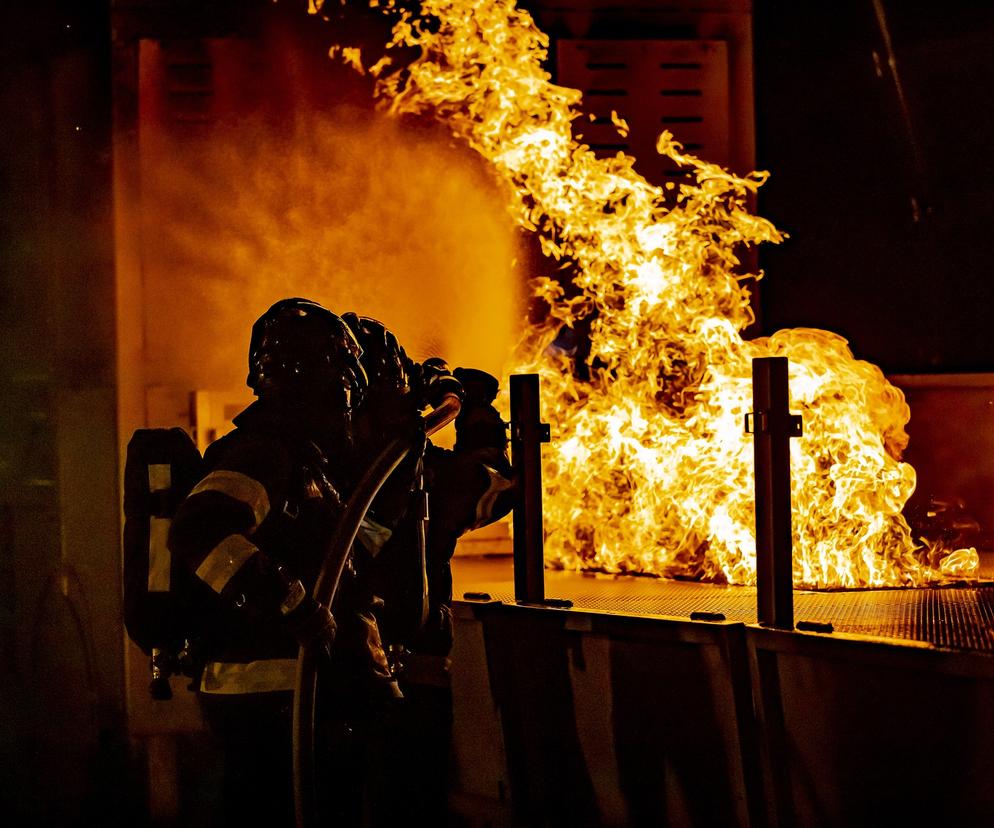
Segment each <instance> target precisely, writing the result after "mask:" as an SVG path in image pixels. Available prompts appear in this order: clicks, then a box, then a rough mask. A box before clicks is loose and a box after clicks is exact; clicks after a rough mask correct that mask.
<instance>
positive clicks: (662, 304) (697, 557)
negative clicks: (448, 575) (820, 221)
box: [344, 0, 978, 587]
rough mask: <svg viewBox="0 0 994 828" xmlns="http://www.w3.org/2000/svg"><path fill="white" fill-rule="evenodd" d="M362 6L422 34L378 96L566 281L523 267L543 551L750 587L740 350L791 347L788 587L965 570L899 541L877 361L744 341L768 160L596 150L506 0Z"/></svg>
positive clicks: (844, 351) (898, 428)
mask: <svg viewBox="0 0 994 828" xmlns="http://www.w3.org/2000/svg"><path fill="white" fill-rule="evenodd" d="M372 5H373V6H380V7H382V8H384V9H385V10H388V11H390V12H391V13H392V14H395V15H396V16H397V22H396V25H395V27H394V36H393V40H392V42H391V43H390V44H389V46H388V49H394V48H400V47H415V48H416V49H417V50H419V54H418V56H417V57H416V58H415V59H414V60H413V62H410V63H407V64H406V65H403V66H402V68H400V69H391V68H390V64H389V63H387V62H384V61H382V60H381V61H380V62H379V63H378V64H377V66H376V68H377V71H378V73H379V80H378V87H377V88H378V93H379V94H380V95H381V96H382V98H383V100H384V101H385V103H386V105H387V106H388V107H389V109H390V111H391V112H393V113H398V114H399V113H429V114H432V115H433V116H435V117H437V118H439V119H441V120H442V121H443V122H445V123H446V124H448V125H450V126H451V128H452V131H453V132H454V134H456V135H457V136H459V137H460V138H461V139H463V140H464V141H466V142H467V143H468V144H469V145H470V146H471V147H472V148H473V149H475V150H476V151H477V152H479V153H480V154H481V155H482V156H484V157H485V158H486V159H488V160H489V161H490V162H491V163H492V164H493V166H494V168H495V170H496V171H497V172H498V173H499V175H500V176H501V177H502V178H503V179H504V180H506V181H507V182H508V184H509V185H510V186H509V191H510V192H511V193H512V194H513V196H514V197H513V198H512V199H511V202H512V210H513V212H514V215H515V217H516V219H517V221H518V222H519V223H520V224H521V225H522V226H524V227H526V228H529V229H532V230H535V231H536V232H537V233H539V234H540V239H541V243H542V248H543V250H544V252H545V253H546V254H547V255H549V256H551V257H554V258H556V259H564V260H567V261H569V262H571V263H572V265H573V269H572V285H573V289H571V291H570V293H569V295H567V294H566V293H565V292H564V290H563V288H562V287H561V286H560V285H559V284H558V283H557V282H555V281H552V280H550V279H547V278H542V279H538V280H535V282H534V295H535V296H536V297H538V298H541V299H544V300H545V302H546V303H547V304H548V306H549V312H548V316H547V319H546V320H545V323H544V324H543V325H542V326H541V328H540V329H537V330H531V331H529V332H528V334H527V338H526V341H525V342H524V343H523V344H522V349H521V351H520V354H521V355H523V356H521V357H520V362H519V364H518V365H517V366H516V370H531V371H537V372H539V373H540V374H541V376H542V387H543V414H544V416H545V417H546V418H547V419H548V420H549V421H550V422H551V424H552V428H553V435H554V440H553V443H552V444H551V446H550V447H549V448H548V449H547V452H546V462H545V480H546V493H545V526H546V530H547V542H546V548H547V550H548V552H549V554H550V555H551V556H552V561H553V562H554V563H555V564H557V565H560V566H565V567H584V568H598V569H604V570H607V571H611V572H648V573H656V574H660V575H667V576H693V577H701V578H707V579H713V580H719V581H728V582H731V583H749V582H751V581H752V580H753V579H754V577H755V540H754V528H753V527H754V513H753V474H752V443H751V438H749V437H748V436H746V435H745V434H744V433H743V418H744V415H745V413H746V412H747V411H749V410H750V409H751V359H752V358H753V357H757V356H786V357H788V358H789V359H790V366H791V367H790V382H791V397H792V410H793V411H795V412H797V413H800V414H801V415H802V416H803V418H804V436H803V437H802V438H800V439H797V440H794V441H792V446H791V451H792V477H793V502H794V536H795V537H794V549H795V553H794V580H795V583H796V584H798V585H808V586H819V587H828V586H843V587H850V586H884V585H907V584H920V583H924V582H927V581H929V580H934V579H940V578H948V577H956V576H963V575H972V574H974V573H975V572H976V570H977V566H978V558H977V554H976V552H975V551H974V550H972V549H971V550H958V551H957V552H955V553H952V554H949V552H950V550H939V549H934V548H918V547H916V545H915V542H914V539H913V537H912V533H911V530H910V529H909V527H908V524H907V522H906V521H905V519H904V518H903V517H902V515H901V509H902V507H903V505H904V503H905V502H906V501H907V499H908V497H909V496H910V495H911V493H912V491H913V490H914V486H915V473H914V470H913V469H912V468H911V467H910V466H909V465H908V464H906V463H902V462H900V454H901V451H902V450H903V448H904V447H905V445H906V443H907V435H906V433H905V430H904V426H905V425H906V424H907V422H908V419H909V409H908V406H907V405H906V404H905V401H904V396H903V394H902V393H901V392H900V391H899V390H898V389H896V388H894V387H893V386H892V385H890V384H889V383H888V382H887V380H886V379H885V378H884V376H883V374H882V373H881V371H880V370H879V369H878V368H876V367H874V366H873V365H870V364H869V363H866V362H862V361H859V360H856V359H854V358H853V356H852V354H851V352H850V351H849V349H848V347H847V345H846V342H845V340H843V339H842V338H841V337H839V336H836V335H835V334H832V333H828V332H826V331H818V330H810V329H798V330H787V331H780V332H778V333H776V334H774V335H773V336H771V337H768V338H764V339H761V340H754V341H751V342H746V341H744V340H743V338H742V335H741V331H742V330H744V329H745V327H746V326H747V325H748V324H749V323H750V321H751V320H752V314H751V311H750V308H749V295H748V291H747V290H746V289H745V288H744V287H743V284H742V282H743V280H744V278H745V277H743V276H742V275H741V274H738V273H736V268H737V267H738V265H739V260H738V258H737V257H736V254H735V251H736V249H737V246H738V245H741V244H756V243H759V242H762V241H772V242H777V241H779V240H780V238H781V236H780V234H779V233H778V231H777V230H776V228H774V227H773V226H772V225H771V224H770V223H769V222H768V221H766V220H764V219H762V218H759V217H756V216H753V215H750V213H749V212H748V211H747V209H746V206H745V203H746V199H747V197H748V196H749V195H750V194H751V193H754V192H755V191H756V189H757V187H759V186H760V185H761V184H762V183H763V181H764V180H765V179H766V173H753V174H751V175H749V176H746V177H738V176H736V175H733V174H731V173H729V172H727V171H725V170H723V169H721V168H719V167H717V166H715V165H712V164H709V163H707V162H704V161H702V160H699V159H697V158H694V157H692V156H689V155H686V154H684V153H683V152H682V148H681V146H680V145H679V144H678V143H676V142H675V141H674V140H673V138H672V136H670V135H669V134H668V133H664V134H663V135H662V136H661V137H660V139H659V144H658V150H659V152H661V153H663V154H665V155H668V156H669V157H670V158H672V159H673V160H674V161H676V162H677V163H678V164H680V165H681V166H684V167H686V168H687V169H688V170H689V171H690V172H691V173H692V177H693V179H694V183H685V184H681V185H679V186H678V187H676V188H675V189H672V190H670V191H664V190H663V189H661V188H659V187H655V186H653V185H651V184H649V183H648V182H646V181H645V179H644V178H642V177H641V176H640V175H639V174H638V173H636V172H635V171H634V170H633V169H632V164H633V159H632V158H630V157H626V156H624V155H621V154H619V155H618V156H617V157H615V158H610V159H601V160H598V159H597V158H595V157H594V155H593V153H592V152H591V151H590V150H589V149H588V148H587V147H586V146H584V145H582V144H581V143H579V142H578V141H577V140H575V139H574V138H573V135H572V130H571V124H572V121H573V120H574V119H575V118H577V117H578V116H579V114H580V111H579V108H578V107H579V104H580V93H579V92H578V91H576V90H573V89H566V88H563V87H559V86H556V85H554V84H552V83H551V82H550V78H549V75H548V73H547V72H545V71H544V70H543V69H542V63H543V61H544V60H545V58H546V49H547V46H548V38H547V36H546V35H545V34H543V33H542V32H541V31H539V30H538V29H537V28H536V26H535V24H534V22H533V21H532V19H531V17H530V16H529V14H528V13H527V12H525V11H523V10H521V9H518V8H516V6H515V3H514V2H513V0H486V2H479V1H478V0H423V2H421V3H420V4H419V12H418V13H417V14H414V13H412V12H410V11H405V10H397V9H396V8H395V7H394V5H393V3H392V2H377V0H373V1H372ZM344 58H345V59H346V60H348V61H350V62H353V63H355V62H357V61H358V53H356V52H346V53H344ZM401 63H402V62H401V61H399V60H398V61H397V65H398V66H400V65H401ZM613 120H614V121H615V125H616V126H617V128H618V129H619V130H620V131H622V132H624V131H625V130H626V129H627V127H626V125H625V124H624V122H623V121H621V119H620V118H617V117H616V116H615V117H614V118H613ZM668 186H669V187H671V188H672V187H673V186H674V185H668ZM749 278H758V275H756V276H750V277H749ZM581 320H586V324H588V325H589V328H590V344H591V347H590V354H589V356H588V357H587V358H586V368H587V369H588V371H587V372H585V373H589V377H584V378H583V379H579V378H577V376H576V371H575V364H574V360H573V358H572V356H571V354H569V353H568V352H566V351H565V350H564V349H563V348H561V347H559V344H558V343H560V341H561V340H560V339H557V335H558V334H559V333H560V332H561V330H562V329H563V328H564V326H565V327H566V328H571V327H573V326H574V325H576V323H578V322H580V321H581Z"/></svg>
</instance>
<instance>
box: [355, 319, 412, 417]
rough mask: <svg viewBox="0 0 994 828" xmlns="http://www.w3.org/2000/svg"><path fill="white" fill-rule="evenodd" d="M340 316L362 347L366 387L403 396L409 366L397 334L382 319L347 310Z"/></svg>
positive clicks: (409, 382)
mask: <svg viewBox="0 0 994 828" xmlns="http://www.w3.org/2000/svg"><path fill="white" fill-rule="evenodd" d="M342 319H343V320H344V322H345V323H346V324H347V325H348V326H349V328H350V329H351V330H352V332H353V333H354V334H355V336H356V339H357V340H358V341H359V345H360V346H361V347H362V365H363V368H365V370H366V374H367V376H368V377H369V386H370V391H371V392H374V393H378V394H381V395H383V394H389V395H396V396H400V397H403V396H405V395H406V394H407V393H408V392H409V391H410V390H411V388H410V386H411V377H410V373H411V368H412V366H413V363H412V362H411V360H410V359H408V357H407V354H406V353H405V352H404V349H403V347H401V344H400V343H399V342H398V341H397V337H396V336H394V334H393V332H392V331H390V330H389V329H388V328H387V327H386V326H385V325H384V324H383V323H382V322H378V321H377V320H375V319H372V318H370V317H368V316H359V315H358V314H356V313H353V312H351V311H350V312H349V313H345V314H342Z"/></svg>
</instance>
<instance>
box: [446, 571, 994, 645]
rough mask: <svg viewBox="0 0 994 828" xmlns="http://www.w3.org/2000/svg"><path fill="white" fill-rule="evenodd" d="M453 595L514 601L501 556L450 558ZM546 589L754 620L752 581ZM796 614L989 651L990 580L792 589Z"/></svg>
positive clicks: (613, 609) (602, 579) (646, 581)
mask: <svg viewBox="0 0 994 828" xmlns="http://www.w3.org/2000/svg"><path fill="white" fill-rule="evenodd" d="M455 575H456V589H455V595H456V596H457V597H462V595H463V594H464V593H466V592H483V593H488V594H489V595H491V596H492V597H493V598H496V599H498V600H501V601H504V602H506V603H513V601H514V597H513V596H514V588H513V582H512V580H511V572H510V569H509V568H508V566H507V564H506V563H503V564H501V565H498V564H495V563H493V562H487V561H472V562H460V561H458V560H457V561H456V562H455ZM545 592H546V595H547V596H548V597H550V598H561V599H567V600H570V601H572V602H573V606H574V608H576V609H588V610H596V611H599V612H609V613H615V614H618V615H668V616H677V617H689V616H690V614H691V613H693V612H707V613H721V614H723V615H724V616H725V618H726V619H727V620H729V621H742V622H745V623H755V622H756V590H755V588H754V587H729V586H717V585H713V584H700V583H693V582H684V581H664V580H657V579H653V578H643V577H632V576H610V575H598V574H586V573H577V572H555V571H548V572H546V588H545ZM794 618H795V620H796V621H814V622H818V623H831V624H832V625H833V627H834V629H835V631H836V632H843V633H853V634H857V635H868V636H879V637H885V638H898V639H905V640H909V641H925V642H928V643H931V644H934V645H936V646H939V647H949V648H954V649H967V650H975V651H982V652H992V653H994V587H991V586H981V587H963V586H955V587H941V588H926V589H888V590H860V591H851V592H801V591H798V592H795V593H794Z"/></svg>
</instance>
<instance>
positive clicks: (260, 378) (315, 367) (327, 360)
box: [246, 298, 368, 409]
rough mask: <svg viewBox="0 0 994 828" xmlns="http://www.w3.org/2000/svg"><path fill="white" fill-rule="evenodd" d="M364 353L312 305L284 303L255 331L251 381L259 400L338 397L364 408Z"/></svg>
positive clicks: (338, 322)
mask: <svg viewBox="0 0 994 828" xmlns="http://www.w3.org/2000/svg"><path fill="white" fill-rule="evenodd" d="M361 357H362V348H361V347H360V345H359V342H358V340H357V339H356V337H355V335H354V334H353V333H352V331H351V330H350V329H349V326H348V325H346V324H345V322H344V321H342V319H341V317H339V316H337V315H335V314H334V313H332V312H331V311H330V310H328V309H327V308H324V307H322V306H321V305H319V304H318V303H317V302H312V301H310V300H308V299H300V298H294V299H283V300H281V301H279V302H277V303H276V304H275V305H273V306H272V307H271V308H270V309H269V310H267V311H266V312H265V313H264V314H263V315H262V316H260V317H259V319H258V320H257V321H256V323H255V324H254V325H253V326H252V340H251V342H250V344H249V356H248V365H249V371H248V379H247V380H246V381H247V383H248V386H249V388H251V389H252V390H253V391H254V392H255V393H256V395H257V396H259V397H262V396H266V395H268V394H274V393H276V394H290V395H294V396H299V395H305V396H307V395H314V396H319V395H322V396H323V395H325V394H327V393H329V392H331V393H333V394H335V395H336V396H338V395H339V394H341V403H342V404H343V405H344V406H345V408H346V409H352V408H354V407H355V406H357V405H359V404H360V403H361V402H362V399H363V397H364V396H365V394H366V389H367V386H368V380H367V377H366V372H365V370H364V369H363V367H362V364H361V363H360V358H361Z"/></svg>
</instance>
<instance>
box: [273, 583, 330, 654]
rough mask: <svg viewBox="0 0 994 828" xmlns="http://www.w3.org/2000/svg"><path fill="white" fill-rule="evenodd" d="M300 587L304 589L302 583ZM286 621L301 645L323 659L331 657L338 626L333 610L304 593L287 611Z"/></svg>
mask: <svg viewBox="0 0 994 828" xmlns="http://www.w3.org/2000/svg"><path fill="white" fill-rule="evenodd" d="M297 584H300V581H297ZM295 586H296V585H295ZM300 589H301V590H303V586H302V585H301V586H300ZM284 621H285V623H286V625H287V628H288V629H289V630H290V632H291V633H292V634H293V637H294V638H296V639H297V643H298V644H300V646H301V647H303V648H304V649H305V650H307V651H308V652H310V653H312V654H314V655H316V656H318V657H319V658H321V659H329V658H331V648H332V645H333V644H334V643H335V632H336V630H337V629H338V627H337V625H336V624H335V618H334V616H333V615H332V614H331V610H329V609H328V608H327V607H326V606H325V605H324V604H321V603H319V602H318V601H315V600H314V599H313V598H311V596H309V595H304V596H303V597H302V598H301V599H300V601H299V602H298V603H297V605H296V606H295V607H294V608H293V609H291V610H290V611H289V612H287V613H285V615H284Z"/></svg>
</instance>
